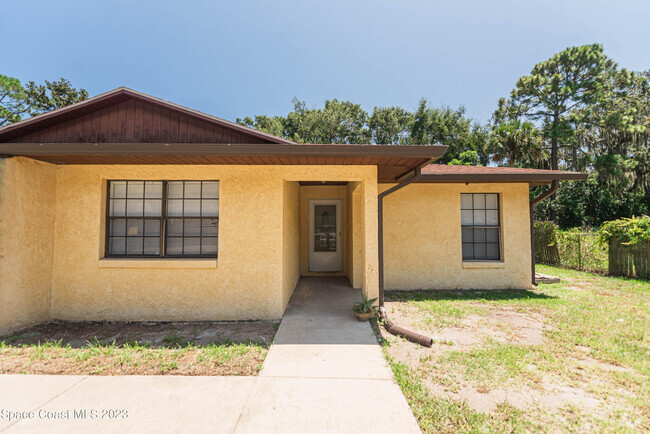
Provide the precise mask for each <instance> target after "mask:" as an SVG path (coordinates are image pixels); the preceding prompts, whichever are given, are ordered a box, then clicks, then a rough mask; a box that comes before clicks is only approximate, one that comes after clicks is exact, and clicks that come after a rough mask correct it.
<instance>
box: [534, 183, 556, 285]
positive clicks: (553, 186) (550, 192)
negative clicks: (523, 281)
mask: <svg viewBox="0 0 650 434" xmlns="http://www.w3.org/2000/svg"><path fill="white" fill-rule="evenodd" d="M559 186H560V181H558V180H557V179H556V180H553V181H552V182H551V188H549V189H548V190H546V191H544V192H543V193H542V194H540V195H539V196H537V197H536V198H534V199H532V200H531V201H530V268H531V275H532V281H533V285H537V282H536V281H535V215H534V214H533V211H534V209H535V204H537V203H539V202H541V201H543V200H544V199H546V198H547V197H549V196H551V195H553V194H554V193H555V192H556V191H557V188H558V187H559Z"/></svg>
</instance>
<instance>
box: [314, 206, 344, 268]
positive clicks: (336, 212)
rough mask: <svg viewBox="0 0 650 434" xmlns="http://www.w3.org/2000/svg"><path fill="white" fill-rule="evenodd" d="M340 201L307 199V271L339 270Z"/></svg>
mask: <svg viewBox="0 0 650 434" xmlns="http://www.w3.org/2000/svg"><path fill="white" fill-rule="evenodd" d="M341 252H342V249H341V201H340V200H338V199H312V200H310V201H309V271H321V272H328V271H329V272H336V271H341V270H342V269H343V268H342V263H341Z"/></svg>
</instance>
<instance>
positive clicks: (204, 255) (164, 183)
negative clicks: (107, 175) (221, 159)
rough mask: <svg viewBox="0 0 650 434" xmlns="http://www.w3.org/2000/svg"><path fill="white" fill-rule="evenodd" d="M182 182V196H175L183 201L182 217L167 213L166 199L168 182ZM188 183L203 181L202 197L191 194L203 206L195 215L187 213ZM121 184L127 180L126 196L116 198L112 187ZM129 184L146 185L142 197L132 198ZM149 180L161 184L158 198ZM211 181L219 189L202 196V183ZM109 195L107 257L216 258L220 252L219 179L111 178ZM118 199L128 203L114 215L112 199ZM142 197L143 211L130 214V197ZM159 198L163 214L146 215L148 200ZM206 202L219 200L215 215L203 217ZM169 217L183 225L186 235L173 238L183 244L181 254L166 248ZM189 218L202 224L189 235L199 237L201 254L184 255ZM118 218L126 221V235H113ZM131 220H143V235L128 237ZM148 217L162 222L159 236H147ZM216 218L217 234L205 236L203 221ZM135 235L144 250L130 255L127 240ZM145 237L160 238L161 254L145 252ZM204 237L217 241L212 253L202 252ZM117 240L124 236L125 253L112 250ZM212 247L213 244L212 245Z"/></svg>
mask: <svg viewBox="0 0 650 434" xmlns="http://www.w3.org/2000/svg"><path fill="white" fill-rule="evenodd" d="M179 182H180V183H182V188H181V191H182V196H181V197H180V198H174V199H179V200H181V201H182V203H183V205H182V206H183V208H182V212H181V216H178V217H174V216H172V217H168V216H167V215H166V214H167V213H166V211H167V202H168V197H167V192H168V184H169V183H179ZM186 182H191V183H195V182H199V183H200V190H199V197H198V198H194V197H190V198H189V199H190V200H199V201H200V202H201V203H200V207H199V216H196V217H193V216H188V217H186V216H185V215H184V214H185V209H184V206H185V183H186ZM120 183H124V197H117V196H115V197H114V190H113V187H114V186H115V185H118V184H120ZM129 183H134V184H138V183H142V185H143V191H142V195H141V197H135V198H134V197H130V196H129ZM147 183H161V195H160V198H158V197H154V198H151V197H147ZM208 183H214V184H216V188H215V191H214V197H212V196H209V197H205V198H204V197H203V186H204V185H205V184H208ZM107 187H108V188H107V195H106V237H105V245H106V246H105V255H106V256H107V257H128V258H132V257H136V258H164V257H183V258H193V257H196V258H216V257H217V256H218V253H219V202H220V199H219V196H220V192H219V181H218V180H200V181H195V180H188V181H176V180H175V181H151V180H147V181H144V180H110V181H108V185H107ZM115 199H117V200H123V201H124V202H125V204H124V205H125V207H124V213H123V214H121V215H111V209H112V204H113V201H114V200H115ZM129 199H131V200H134V199H137V200H141V201H142V209H141V214H142V215H138V216H129V215H128V200H129ZM148 199H149V200H160V202H161V203H160V208H161V210H160V216H155V217H152V216H145V215H144V214H145V209H146V208H145V206H146V205H145V201H146V200H148ZM204 201H215V202H216V209H215V215H214V216H203V202H204ZM169 219H180V220H181V221H182V222H183V223H182V227H183V236H181V237H173V238H180V239H181V243H182V246H183V249H182V251H181V254H167V253H166V250H167V247H166V241H167V236H166V227H167V220H169ZM186 219H197V220H200V221H201V224H200V234H199V235H198V236H196V237H187V238H198V239H199V249H198V252H199V253H198V254H184V251H185V247H184V246H185V242H184V241H185V238H186V237H185V236H184V226H185V220H186ZM115 220H125V235H123V236H121V235H117V236H114V235H112V229H113V221H115ZM128 220H142V221H143V222H142V225H143V226H142V235H137V236H129V235H128ZM146 220H155V221H158V222H159V227H160V232H159V235H158V236H148V235H145V233H146V224H147V223H146ZM210 220H212V221H214V226H215V232H216V235H214V236H212V235H211V234H208V235H206V236H205V237H204V236H203V232H204V224H203V221H210ZM135 238H141V243H142V244H141V252H142V253H137V254H128V253H127V252H128V249H127V245H128V240H129V239H135ZM145 238H159V248H158V252H159V253H158V254H146V253H145ZM204 238H205V239H206V242H207V241H208V240H210V242H211V243H213V244H214V247H215V249H216V251H214V252H212V253H202V252H203V251H204V250H203V243H204ZM116 239H122V240H123V241H124V250H123V253H111V246H112V243H113V241H114V240H116ZM210 247H212V246H210Z"/></svg>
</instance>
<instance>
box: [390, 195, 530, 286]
mask: <svg viewBox="0 0 650 434" xmlns="http://www.w3.org/2000/svg"><path fill="white" fill-rule="evenodd" d="M389 187H390V185H385V184H381V185H379V190H380V191H384V190H386V189H388V188H389ZM461 193H499V194H500V197H501V218H502V220H501V242H502V261H501V262H498V263H487V262H486V263H482V262H463V260H462V252H461V226H460V194H461ZM528 202H529V199H528V185H527V184H488V183H486V184H468V185H466V184H411V185H409V186H407V187H405V188H403V189H402V190H399V191H397V192H395V193H393V194H392V195H389V196H387V197H386V198H385V199H384V257H385V286H386V288H387V289H419V288H422V289H460V288H462V289H468V288H476V289H499V288H530V287H531V286H532V284H531V263H530V223H529V211H528Z"/></svg>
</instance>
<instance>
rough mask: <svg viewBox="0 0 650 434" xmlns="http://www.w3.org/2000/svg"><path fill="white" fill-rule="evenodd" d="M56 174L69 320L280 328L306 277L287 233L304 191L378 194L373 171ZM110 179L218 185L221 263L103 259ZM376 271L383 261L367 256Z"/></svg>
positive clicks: (116, 169)
mask: <svg viewBox="0 0 650 434" xmlns="http://www.w3.org/2000/svg"><path fill="white" fill-rule="evenodd" d="M56 174H57V180H56V181H57V200H56V220H55V225H54V226H55V227H54V234H55V235H54V261H53V275H52V305H51V317H53V318H57V319H68V320H104V319H111V320H243V319H279V318H280V317H281V316H282V314H283V312H284V308H285V307H286V302H287V301H288V298H289V297H290V295H291V294H290V292H291V291H292V290H293V287H292V282H293V280H295V279H296V278H297V274H296V272H295V266H296V254H295V250H294V248H295V243H296V239H295V238H294V237H293V235H291V234H284V230H283V228H284V227H285V224H286V225H290V224H291V222H292V221H293V222H295V219H296V209H295V207H294V206H289V205H287V204H288V202H293V203H295V199H296V194H297V192H296V182H297V181H357V182H360V183H361V185H362V186H366V185H370V187H369V190H372V189H373V188H374V190H375V192H376V181H375V180H376V168H374V167H368V166H128V165H125V166H120V165H115V166H83V165H80V166H73V165H70V166H59V167H57V170H56ZM107 179H143V180H150V179H153V180H155V179H166V180H174V179H185V180H192V179H218V180H219V181H220V203H219V212H220V220H219V258H218V260H217V261H210V260H207V261H206V260H142V261H139V260H137V259H129V260H122V259H119V260H115V259H102V252H103V243H104V226H103V225H104V219H105V217H104V215H105V202H106V199H105V194H106V192H105V184H106V180H107ZM285 182H286V183H285ZM285 186H286V188H285ZM375 197H376V195H375ZM365 200H368V198H365ZM364 219H365V225H364V228H363V229H364V230H365V229H366V228H368V227H370V230H372V219H370V222H368V217H367V216H364ZM374 219H375V231H376V211H375V215H374ZM368 246H370V248H371V249H372V248H373V240H372V237H366V239H365V245H364V248H368ZM374 252H375V254H376V237H375V240H374ZM372 269H374V270H376V258H375V259H374V264H373V257H372V254H370V255H364V270H372ZM365 282H370V284H372V278H371V277H368V276H365V280H364V283H365ZM370 290H371V291H372V289H370ZM375 292H376V288H375Z"/></svg>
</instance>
